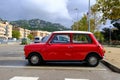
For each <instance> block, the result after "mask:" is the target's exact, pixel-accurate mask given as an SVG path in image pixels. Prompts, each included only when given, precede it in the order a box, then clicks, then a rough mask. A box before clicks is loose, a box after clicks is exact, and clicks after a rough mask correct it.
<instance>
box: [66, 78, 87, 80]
mask: <svg viewBox="0 0 120 80" xmlns="http://www.w3.org/2000/svg"><path fill="white" fill-rule="evenodd" d="M65 80H89V79H72V78H65Z"/></svg>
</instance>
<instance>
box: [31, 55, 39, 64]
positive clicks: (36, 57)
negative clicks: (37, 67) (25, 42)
mask: <svg viewBox="0 0 120 80" xmlns="http://www.w3.org/2000/svg"><path fill="white" fill-rule="evenodd" d="M38 62H39V57H38V56H32V57H31V63H32V64H37V63H38Z"/></svg>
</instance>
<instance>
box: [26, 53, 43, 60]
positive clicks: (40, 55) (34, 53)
mask: <svg viewBox="0 0 120 80" xmlns="http://www.w3.org/2000/svg"><path fill="white" fill-rule="evenodd" d="M34 54H37V55H39V56H40V57H41V58H42V60H43V57H42V55H41V54H40V53H39V52H31V53H30V54H29V55H28V57H27V58H26V59H28V58H29V57H30V56H31V55H34Z"/></svg>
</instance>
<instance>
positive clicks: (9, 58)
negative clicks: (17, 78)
mask: <svg viewBox="0 0 120 80" xmlns="http://www.w3.org/2000/svg"><path fill="white" fill-rule="evenodd" d="M0 60H25V57H0Z"/></svg>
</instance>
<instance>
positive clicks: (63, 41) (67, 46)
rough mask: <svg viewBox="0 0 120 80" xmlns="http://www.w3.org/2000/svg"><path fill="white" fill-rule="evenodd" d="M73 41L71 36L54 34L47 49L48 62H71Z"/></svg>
mask: <svg viewBox="0 0 120 80" xmlns="http://www.w3.org/2000/svg"><path fill="white" fill-rule="evenodd" d="M71 58H72V55H71V41H70V35H69V34H54V35H53V37H52V39H51V40H50V41H49V43H48V44H47V47H46V60H70V59H71Z"/></svg>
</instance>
